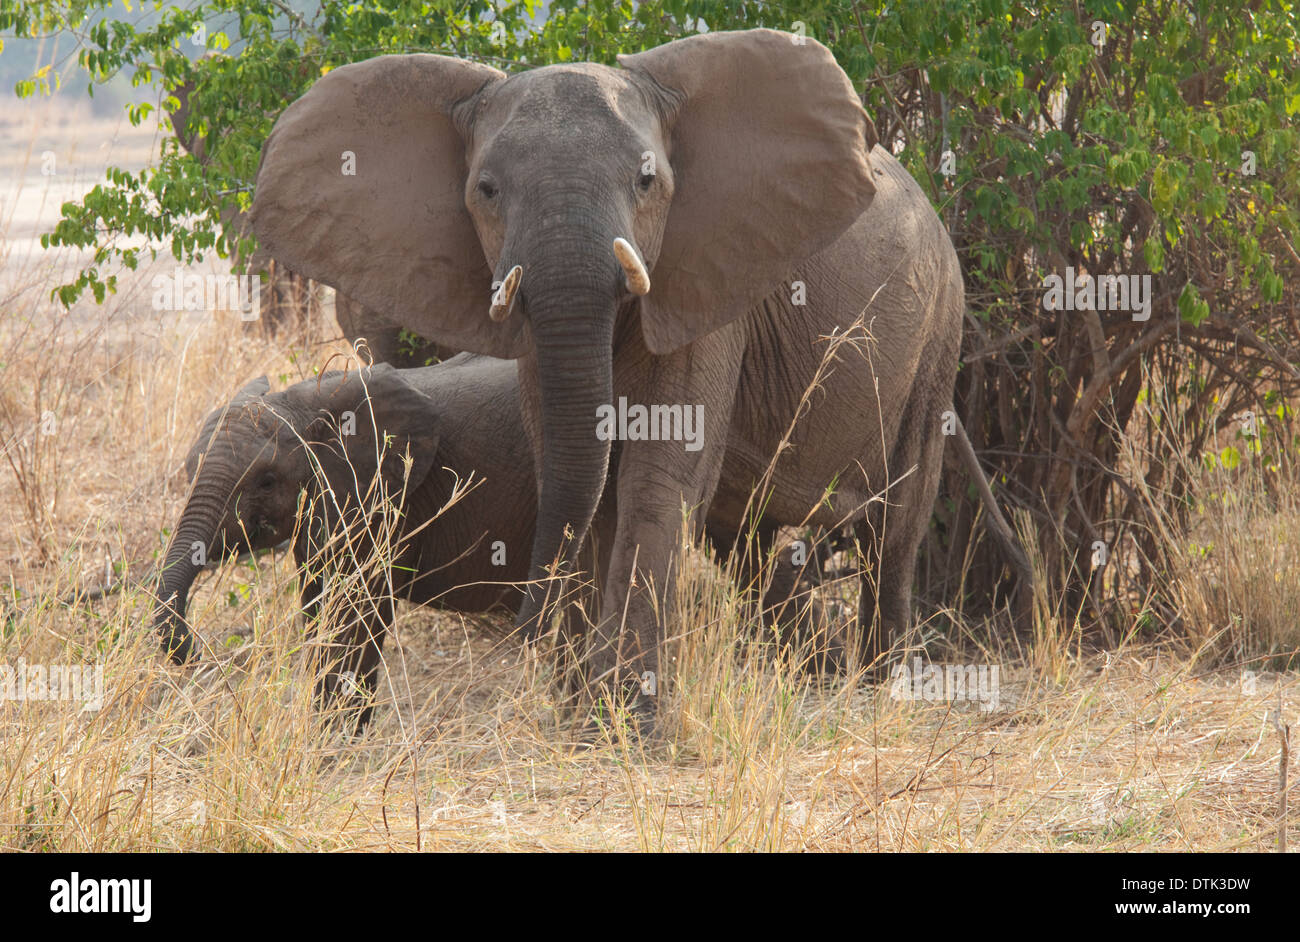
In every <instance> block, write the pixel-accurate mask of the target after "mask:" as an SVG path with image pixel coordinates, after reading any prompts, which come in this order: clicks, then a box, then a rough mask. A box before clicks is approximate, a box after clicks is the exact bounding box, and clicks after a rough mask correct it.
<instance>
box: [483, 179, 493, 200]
mask: <svg viewBox="0 0 1300 942" xmlns="http://www.w3.org/2000/svg"><path fill="white" fill-rule="evenodd" d="M478 191H479V194H480V195H481V196H482V197H483V198H484V199H489V200H491V199H496V195H497V192H498V191H497V185H496V184H495V183H493V182H492V181H491V180H486V179H485V180H480V181H478Z"/></svg>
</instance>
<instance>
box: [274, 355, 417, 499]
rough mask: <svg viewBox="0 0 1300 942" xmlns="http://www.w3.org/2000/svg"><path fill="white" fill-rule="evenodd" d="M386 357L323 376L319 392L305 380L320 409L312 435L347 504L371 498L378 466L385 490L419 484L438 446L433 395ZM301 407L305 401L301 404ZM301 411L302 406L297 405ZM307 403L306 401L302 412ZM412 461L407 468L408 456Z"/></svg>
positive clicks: (394, 493) (396, 491)
mask: <svg viewBox="0 0 1300 942" xmlns="http://www.w3.org/2000/svg"><path fill="white" fill-rule="evenodd" d="M402 372H403V371H402V370H395V369H393V368H392V367H391V366H389V365H388V364H387V363H377V364H375V365H374V366H371V367H365V368H363V369H361V370H360V371H359V372H357V371H352V372H348V373H346V374H344V373H331V374H328V375H327V376H325V377H323V378H322V379H321V382H320V387H319V392H317V391H316V389H317V387H316V385H315V384H313V383H304V384H301V386H300V387H297V388H300V389H302V390H305V395H306V396H307V397H309V398H308V399H306V400H304V402H310V404H311V406H312V408H313V409H314V412H315V416H316V418H315V420H314V421H313V422H312V423H311V424H310V425H309V431H308V435H307V438H308V440H309V441H310V442H311V450H312V454H313V455H314V456H315V459H316V462H317V464H318V465H319V467H320V470H321V472H322V473H323V474H324V477H325V483H326V484H327V485H328V486H329V488H330V490H332V491H333V492H334V494H335V497H336V498H337V500H338V501H339V502H340V505H342V504H343V503H344V502H346V501H349V500H350V501H351V502H352V503H353V504H354V505H358V504H359V505H360V506H363V507H365V506H371V504H370V503H369V500H368V497H367V495H370V497H371V498H372V497H373V492H372V490H371V488H372V485H373V483H374V480H375V476H376V472H377V471H378V472H380V480H381V481H382V483H383V486H384V489H385V493H386V494H387V495H388V496H389V497H391V498H392V499H394V500H397V499H398V497H399V495H400V494H401V493H402V490H403V488H405V489H406V491H407V492H408V493H409V492H410V491H412V490H414V489H415V488H416V487H419V486H420V484H421V483H422V482H423V481H424V479H425V478H426V477H427V476H428V474H429V471H430V470H431V469H432V468H433V466H434V459H435V457H436V456H437V454H438V437H439V431H438V424H439V423H438V416H437V407H436V404H435V403H434V401H433V400H432V399H430V398H429V397H428V396H426V395H425V394H424V393H422V392H420V391H419V390H417V389H416V388H415V387H414V386H412V385H411V384H410V383H408V382H407V381H406V380H405V379H404V378H403V377H402ZM299 408H300V409H302V408H303V406H302V405H299ZM294 411H297V410H294ZM306 411H307V410H305V409H304V412H306ZM408 454H409V455H410V459H411V468H410V472H409V474H408V473H407V471H406V456H407V455H408Z"/></svg>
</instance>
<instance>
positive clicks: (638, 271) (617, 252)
mask: <svg viewBox="0 0 1300 942" xmlns="http://www.w3.org/2000/svg"><path fill="white" fill-rule="evenodd" d="M614 257H615V258H617V259H618V263H619V264H620V265H622V266H623V274H624V275H626V276H627V290H628V291H631V292H632V293H633V294H646V293H648V292H649V291H650V275H649V273H647V272H646V270H645V265H643V264H641V259H640V258H639V257H638V256H637V254H636V249H634V248H632V243H631V242H629V241H627V239H615V240H614Z"/></svg>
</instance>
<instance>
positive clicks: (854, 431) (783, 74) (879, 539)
mask: <svg viewBox="0 0 1300 942" xmlns="http://www.w3.org/2000/svg"><path fill="white" fill-rule="evenodd" d="M619 64H620V66H621V68H611V67H608V66H604V65H596V64H588V63H579V64H572V65H557V66H547V67H544V68H538V69H533V70H531V71H525V72H521V73H518V74H515V75H511V76H506V75H505V74H503V73H501V72H499V71H497V70H495V69H492V68H489V67H486V66H483V65H479V64H475V63H471V62H465V61H461V60H457V59H452V58H447V57H443V56H435V55H403V56H383V57H379V58H376V59H371V60H368V61H365V62H360V63H356V64H353V65H349V66H344V67H341V68H338V69H335V70H333V71H332V72H330V73H329V74H327V75H326V76H325V77H324V78H322V79H321V80H320V81H319V82H317V83H316V85H315V86H313V88H312V89H311V90H310V91H308V92H307V94H305V95H304V96H303V97H302V98H301V99H299V100H298V101H296V102H295V103H294V104H293V105H291V106H290V107H289V108H288V109H287V110H286V111H285V113H284V114H283V115H282V116H281V117H280V119H279V121H278V122H277V124H276V126H275V128H274V130H273V131H272V133H271V136H270V138H269V139H268V140H267V143H266V145H265V147H264V149H263V155H262V165H261V168H260V170H259V174H258V181H257V189H256V198H255V201H254V208H253V213H254V225H255V229H256V232H257V234H258V236H259V238H260V239H261V240H262V242H263V244H264V245H265V246H266V248H267V249H268V250H269V251H270V252H272V253H273V254H274V255H275V256H276V257H277V258H281V259H283V260H285V261H286V262H287V263H288V264H289V265H290V266H291V267H293V268H294V269H295V270H297V271H301V272H306V273H308V274H310V275H311V276H312V277H314V278H317V279H319V280H323V281H325V282H327V283H330V284H333V285H335V287H337V288H339V289H340V290H342V291H344V292H346V293H347V294H348V295H349V296H351V297H353V298H355V299H357V300H358V301H360V302H361V303H363V304H365V305H367V306H370V307H374V308H379V309H384V310H403V311H409V312H410V315H409V316H410V320H411V323H410V325H409V326H410V327H411V328H412V329H414V330H416V331H418V332H419V333H420V334H422V335H424V336H428V337H432V338H434V339H436V340H438V341H440V342H442V343H446V344H449V345H451V346H454V347H462V348H465V349H468V350H474V351H477V352H482V353H489V354H493V355H496V356H500V357H507V358H517V359H518V360H519V373H520V381H521V390H522V395H523V405H524V416H525V422H526V425H527V427H528V429H529V433H530V436H531V438H532V440H533V447H534V453H535V457H536V469H537V477H538V486H539V501H538V515H537V527H536V533H535V538H534V543H533V547H532V568H531V573H532V576H533V577H534V578H535V579H538V580H539V583H538V587H536V588H534V589H533V591H531V592H530V593H529V594H528V595H527V596H526V598H525V600H524V602H523V604H522V606H521V609H520V612H519V616H518V623H519V625H520V626H521V627H523V628H524V629H526V630H527V631H528V632H529V633H536V632H538V631H540V630H541V629H542V627H543V625H544V624H546V622H545V620H544V618H543V612H544V611H545V605H546V595H545V592H546V591H547V589H548V588H549V587H551V586H553V585H554V584H555V582H554V581H550V582H547V581H546V580H545V578H544V577H545V576H546V574H547V573H548V572H555V571H559V570H563V569H564V568H565V567H566V566H568V565H571V564H572V560H573V559H574V558H575V554H576V552H577V549H578V546H579V544H581V543H582V541H583V540H584V538H585V537H586V535H587V532H588V529H589V527H590V524H591V520H592V517H593V513H594V511H595V509H596V507H597V504H598V502H599V501H600V499H601V497H602V494H603V493H604V491H605V490H606V488H607V487H614V488H616V495H615V496H616V498H617V508H618V511H617V520H616V524H615V525H614V533H613V534H612V538H606V537H605V535H604V534H601V540H600V544H601V545H602V546H610V547H611V549H610V552H609V555H608V558H607V560H606V562H605V564H604V566H603V572H605V573H606V576H605V579H604V582H603V594H602V602H601V609H600V610H601V615H600V618H599V624H598V630H597V632H595V637H597V638H598V639H600V643H598V644H597V645H596V649H595V651H594V652H593V654H592V661H591V670H592V673H593V678H594V679H595V680H599V681H602V682H606V681H610V680H612V682H613V683H612V689H614V690H619V689H627V690H629V691H631V695H632V696H640V694H638V693H636V691H637V690H641V691H645V690H647V689H653V686H651V687H650V688H647V687H646V686H645V685H636V684H635V683H629V680H630V679H634V678H635V677H637V676H640V675H641V674H642V673H643V672H644V671H655V670H657V668H658V656H659V652H658V648H659V642H660V641H661V640H662V637H663V632H662V629H663V627H664V626H663V624H662V618H661V613H663V612H665V611H667V610H669V609H668V608H667V607H666V606H665V605H664V602H665V601H666V599H667V597H668V594H669V593H670V592H671V589H672V582H673V575H672V563H673V559H674V558H675V556H676V553H677V542H676V534H677V533H678V531H679V527H680V526H681V522H682V507H683V502H684V503H685V506H686V507H688V508H691V509H692V510H693V511H694V519H695V520H696V522H697V525H698V524H702V523H703V522H704V518H705V517H707V519H708V523H709V527H710V529H711V530H714V531H716V532H726V533H734V532H737V531H739V530H741V529H742V528H743V527H745V526H746V523H747V521H746V519H745V518H746V516H747V513H749V511H747V509H746V508H747V507H749V508H750V510H753V509H755V508H757V507H761V509H762V511H763V514H762V520H761V524H760V525H761V526H762V527H768V528H770V527H772V526H775V525H777V524H785V523H797V522H803V521H807V522H810V523H815V524H820V525H825V526H836V525H838V524H840V523H842V522H843V521H845V520H850V521H854V522H856V524H857V525H858V526H859V528H860V532H861V533H862V534H863V535H864V536H865V537H867V539H869V540H870V545H872V546H874V547H875V548H876V549H877V550H878V552H879V554H880V557H879V564H878V565H877V566H874V567H872V568H873V570H874V571H873V572H872V573H871V574H870V577H869V578H864V581H863V588H864V591H863V593H862V602H861V604H860V613H859V624H860V626H861V629H862V631H863V632H864V633H865V634H866V635H867V636H868V639H869V643H868V644H867V645H866V646H865V651H866V654H867V656H868V657H871V656H874V655H875V654H876V653H878V652H879V651H880V649H881V646H882V642H883V641H884V640H886V639H888V638H890V637H892V636H893V635H894V634H895V633H896V632H898V631H899V630H901V629H902V628H904V627H905V626H906V624H907V622H908V619H909V612H910V587H911V580H912V575H913V569H914V564H915V553H916V547H917V545H918V542H919V540H920V538H921V536H922V535H923V533H924V531H925V527H926V524H927V522H928V520H929V516H930V510H931V507H932V504H933V500H934V494H935V490H936V487H937V480H938V472H939V459H940V454H941V451H942V445H941V443H942V438H941V435H940V432H941V412H942V411H943V410H945V409H947V408H949V405H948V403H949V397H950V396H951V392H952V387H953V382H954V376H955V371H956V364H957V356H958V349H959V345H960V333H961V317H962V309H963V303H964V301H963V290H962V283H961V277H960V273H959V270H958V265H957V259H956V256H955V253H954V252H953V249H952V245H951V242H950V240H949V238H948V236H947V234H946V233H945V231H944V230H943V227H942V225H941V224H940V222H939V220H938V218H937V217H936V215H935V214H934V212H933V210H932V209H931V207H930V206H929V203H928V202H927V200H926V199H925V197H924V195H923V194H922V193H921V192H920V190H919V189H918V187H917V186H916V185H915V183H914V182H913V181H912V179H911V178H910V177H909V175H908V174H907V173H906V172H905V171H904V170H903V169H902V167H901V166H900V165H899V164H898V163H897V162H896V161H895V160H894V159H893V158H892V157H891V156H890V155H889V154H888V153H887V152H886V151H885V150H884V149H882V148H880V147H878V146H876V134H875V129H874V127H873V126H872V124H871V121H870V119H869V118H868V116H867V115H866V113H865V112H864V111H863V109H862V107H861V105H860V103H859V101H858V99H857V96H856V95H855V94H854V91H853V88H852V85H851V83H850V82H849V80H848V78H847V76H845V74H844V73H843V71H841V70H840V68H839V67H838V66H837V65H836V63H835V61H834V59H833V57H832V56H831V54H830V52H829V51H828V50H827V49H826V48H825V47H823V46H821V45H819V44H818V43H816V42H815V41H812V40H805V39H803V38H802V37H794V36H791V35H790V34H787V33H781V32H775V31H770V30H751V31H745V32H736V33H711V34H707V35H703V36H695V37H691V38H688V39H682V40H678V41H675V42H671V43H668V44H666V45H664V46H660V47H658V48H655V49H651V50H648V51H646V52H641V53H637V54H635V55H630V56H623V57H620V59H619ZM846 337H847V338H848V342H847V344H846V343H844V342H843V341H844V340H845V338H846ZM824 358H829V361H833V362H829V363H828V365H827V367H826V368H823V359H824ZM814 383H816V384H818V385H819V386H820V389H818V390H816V391H814V392H813V393H812V394H811V395H806V392H807V391H808V390H809V387H810V386H811V385H813V384H814ZM624 399H625V400H626V404H627V405H631V406H635V405H644V406H651V405H665V406H671V405H676V406H684V407H686V412H687V414H696V413H695V410H692V409H691V408H690V407H692V406H700V407H702V409H701V410H700V413H699V414H700V415H701V420H702V421H701V423H700V428H699V429H697V430H695V432H696V435H695V437H694V439H693V440H692V441H687V442H683V441H680V440H664V436H662V435H655V436H653V438H650V439H649V440H646V439H647V438H649V436H639V435H638V434H637V433H638V432H640V431H642V430H643V429H641V428H638V427H637V426H635V424H633V425H629V426H628V427H627V428H626V429H624V428H623V427H622V426H621V425H620V426H619V431H620V432H626V433H627V434H626V435H622V436H621V437H622V439H623V440H621V441H620V442H619V455H618V460H617V463H616V464H615V465H614V467H615V472H614V480H612V481H607V472H608V470H609V468H610V467H611V464H610V460H609V459H610V442H609V441H608V437H609V436H608V435H607V434H598V433H600V432H601V431H602V425H601V424H599V423H598V418H599V417H601V416H602V415H604V414H605V413H604V410H606V409H608V408H610V407H611V406H615V404H618V403H620V400H624ZM796 415H797V416H798V421H797V422H796V421H795V419H796ZM603 430H604V431H605V432H607V431H608V430H609V429H608V426H604V427H603ZM667 431H669V432H670V433H671V432H673V431H680V430H674V429H672V428H669V429H668V430H667ZM669 437H671V436H669ZM679 437H681V436H679ZM783 440H785V441H787V444H788V445H789V446H790V447H788V448H785V449H784V450H783V447H782V443H783ZM778 453H780V457H779V459H778V460H776V462H775V465H774V469H773V471H772V473H771V475H770V476H768V477H767V478H766V479H764V472H765V470H766V468H767V466H768V463H769V461H771V460H772V459H773V456H775V455H778ZM724 460H725V461H726V463H727V470H726V473H725V474H724V473H723V463H724ZM720 477H721V479H722V484H721V486H719V480H720ZM760 480H765V482H766V483H767V484H768V485H769V488H768V489H769V490H770V496H769V497H768V498H767V499H765V500H763V501H761V502H758V503H757V504H754V505H750V504H749V503H748V501H747V498H748V495H749V490H750V488H751V486H753V485H754V484H755V483H756V482H758V481H760ZM557 564H558V570H557V569H553V568H552V567H553V566H556V565H557ZM625 685H626V686H625ZM636 706H637V707H638V708H645V712H653V704H652V703H650V702H647V701H646V700H644V699H642V700H641V701H639V702H638V703H637V704H636ZM643 715H644V714H643Z"/></svg>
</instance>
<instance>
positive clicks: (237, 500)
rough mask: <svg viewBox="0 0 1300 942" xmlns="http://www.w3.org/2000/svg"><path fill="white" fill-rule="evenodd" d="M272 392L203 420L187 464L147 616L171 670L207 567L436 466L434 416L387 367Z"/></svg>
mask: <svg viewBox="0 0 1300 942" xmlns="http://www.w3.org/2000/svg"><path fill="white" fill-rule="evenodd" d="M269 388H270V387H269V384H268V383H267V380H266V377H262V378H260V379H257V380H254V381H253V382H251V383H249V384H248V385H247V386H245V387H244V388H243V389H242V390H240V391H239V393H238V394H237V395H236V396H235V398H234V399H233V400H232V401H231V402H230V404H229V405H227V406H224V407H222V408H220V409H217V410H216V411H214V412H213V413H212V414H211V415H209V416H208V418H207V420H206V421H205V422H204V425H203V430H202V431H201V432H200V433H199V436H198V438H197V439H196V440H195V442H194V445H193V447H192V448H191V449H190V452H189V455H188V456H187V458H186V460H185V467H186V471H187V472H188V473H189V476H190V479H191V481H192V487H191V490H190V497H189V500H188V501H187V502H186V504H185V509H184V511H183V512H182V513H181V518H180V521H179V523H178V524H177V526H176V529H175V532H174V533H173V535H172V539H171V543H170V545H169V546H168V548H167V554H166V556H165V558H164V565H163V570H162V573H161V575H160V576H159V580H158V589H157V604H156V607H155V613H154V627H155V628H156V630H157V631H158V632H159V634H160V635H161V637H162V641H163V647H164V648H165V650H166V651H167V653H168V654H169V655H170V656H171V658H172V660H174V661H176V662H177V663H184V662H185V661H187V660H189V659H190V658H191V657H193V656H195V655H196V654H197V652H196V651H195V647H194V639H193V636H192V635H191V633H190V631H189V628H188V626H187V625H186V622H185V609H186V605H187V602H188V598H189V591H190V587H191V585H192V584H193V582H194V577H195V576H196V575H197V574H198V571H199V570H200V569H201V568H203V566H204V565H206V564H207V563H208V562H209V561H215V560H218V559H220V558H222V557H223V556H225V555H226V554H229V553H233V552H240V551H252V550H259V549H266V548H268V547H271V546H275V545H276V544H278V543H281V542H283V541H284V540H286V539H288V538H289V537H290V536H291V535H292V534H293V532H294V527H295V524H296V521H297V517H298V513H299V509H300V507H305V506H308V505H309V504H310V503H311V502H312V501H313V500H319V501H320V503H319V504H318V505H317V506H318V507H321V508H322V512H323V513H325V514H326V515H327V516H328V515H329V514H330V512H331V510H333V511H334V512H337V511H339V510H344V509H346V508H347V506H349V504H351V505H352V506H369V504H368V503H367V502H368V501H370V500H371V499H373V493H374V491H372V485H373V484H374V482H375V481H376V480H380V481H382V482H383V484H384V487H385V492H386V493H388V494H392V495H396V494H398V493H400V491H401V490H402V488H403V487H404V486H405V487H406V488H407V489H408V490H409V489H411V488H414V487H416V486H418V484H419V483H420V482H421V481H422V480H423V478H424V477H425V476H426V475H427V474H428V472H429V470H430V468H431V467H432V466H433V459H434V456H435V454H436V452H437V443H438V438H437V419H436V416H435V414H434V404H433V403H432V401H431V400H430V399H429V398H428V397H427V396H425V395H424V394H422V393H420V392H418V391H417V390H416V389H414V388H413V387H412V386H411V385H409V384H408V383H407V382H406V381H405V380H404V379H403V378H402V376H401V373H400V371H398V370H394V369H393V368H392V367H390V366H387V365H383V364H380V365H377V366H374V367H371V368H368V369H365V370H363V371H362V372H360V373H357V372H355V371H353V372H347V373H343V372H333V373H327V374H325V375H324V376H322V377H320V378H319V379H313V380H308V381H306V382H303V383H298V384H297V385H295V386H291V387H289V388H288V389H285V390H283V391H282V392H278V393H269V392H268V390H269ZM408 449H409V453H410V456H411V459H412V465H411V469H410V474H409V476H406V474H405V469H404V460H403V456H404V455H405V454H406V453H407V450H408ZM304 492H305V493H304Z"/></svg>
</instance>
